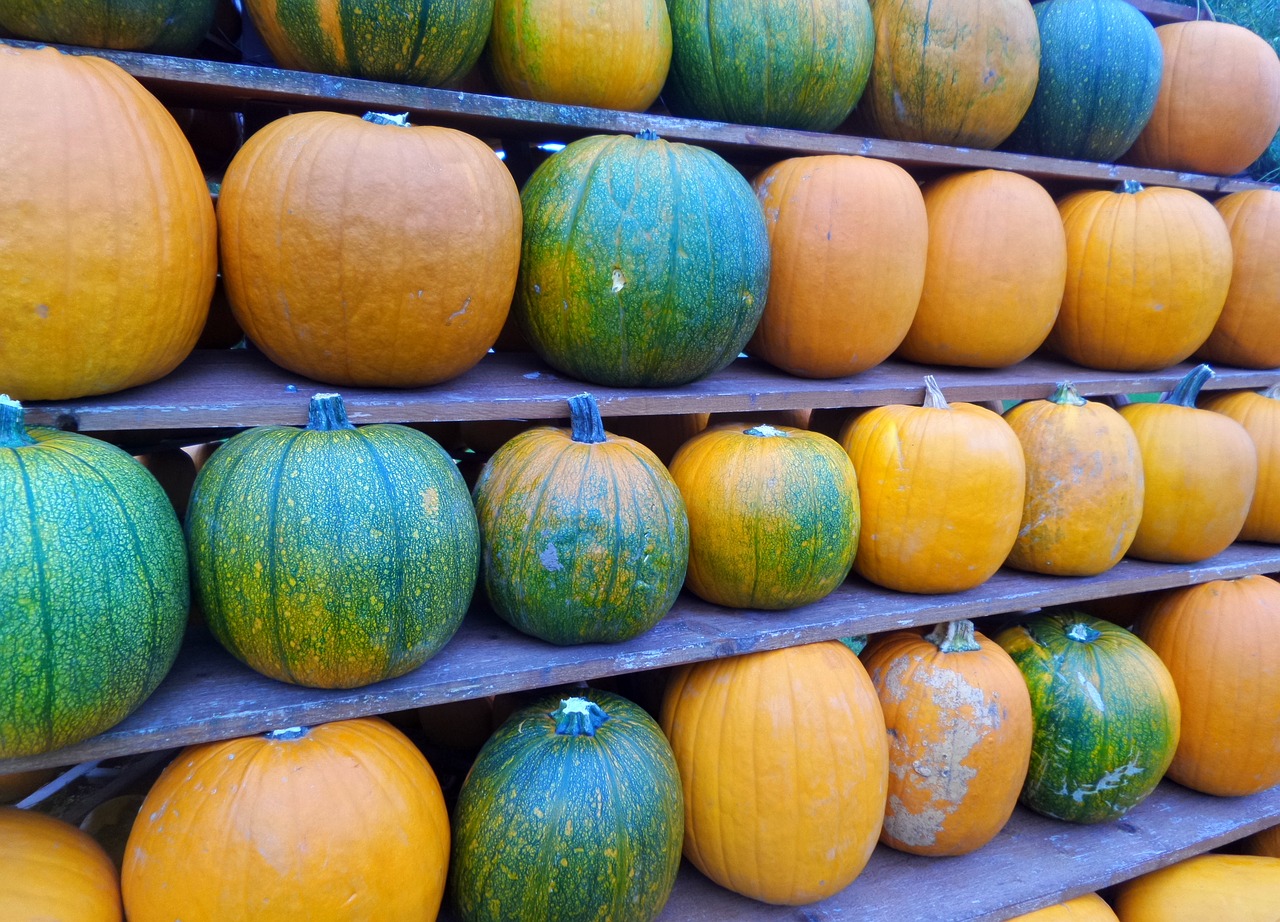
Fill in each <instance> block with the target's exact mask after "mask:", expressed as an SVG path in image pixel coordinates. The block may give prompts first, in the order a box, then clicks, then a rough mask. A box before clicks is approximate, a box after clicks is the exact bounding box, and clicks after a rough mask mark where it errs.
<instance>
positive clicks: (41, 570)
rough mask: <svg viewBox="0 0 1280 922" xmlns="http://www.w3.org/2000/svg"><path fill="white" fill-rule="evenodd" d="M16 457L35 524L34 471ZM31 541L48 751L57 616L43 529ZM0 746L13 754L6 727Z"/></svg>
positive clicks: (1, 730) (0, 730)
mask: <svg viewBox="0 0 1280 922" xmlns="http://www.w3.org/2000/svg"><path fill="white" fill-rule="evenodd" d="M13 457H14V461H15V463H16V466H17V468H18V471H19V473H20V475H21V477H22V488H23V493H24V494H25V495H26V499H27V517H28V519H29V520H30V521H35V518H36V502H35V491H34V490H33V489H32V486H31V475H30V472H29V471H28V470H27V465H26V464H25V463H23V460H22V454H21V452H16V451H15V452H14V453H13ZM31 542H32V545H33V547H34V550H35V553H34V554H33V555H32V556H33V557H34V558H35V565H36V579H37V583H36V586H37V588H38V592H39V597H38V598H37V602H38V604H39V605H40V611H41V612H43V613H44V617H43V618H41V625H40V628H41V633H43V634H44V641H45V642H44V649H43V651H42V652H41V657H40V667H39V668H40V675H41V676H43V677H44V688H45V692H44V704H43V705H42V707H41V717H42V718H43V719H42V721H41V726H43V727H44V743H43V746H42V748H43V749H44V750H49V749H52V748H53V728H54V720H53V716H54V715H53V699H54V696H55V694H56V692H55V689H54V686H53V679H54V663H53V649H54V643H53V623H52V621H51V618H52V617H53V613H52V612H51V611H50V610H49V594H48V585H49V584H48V582H47V581H46V579H45V567H44V562H45V552H44V540H43V536H42V535H41V533H40V529H38V528H33V529H31ZM0 744H3V746H4V751H6V752H7V751H9V748H10V743H9V742H8V740H6V739H4V727H3V725H0Z"/></svg>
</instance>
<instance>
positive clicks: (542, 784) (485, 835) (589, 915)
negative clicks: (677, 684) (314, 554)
mask: <svg viewBox="0 0 1280 922" xmlns="http://www.w3.org/2000/svg"><path fill="white" fill-rule="evenodd" d="M453 836H454V838H453V856H452V859H451V862H450V869H449V877H450V881H449V883H450V892H451V893H452V894H453V901H454V904H455V906H456V908H457V912H458V916H459V918H460V919H461V920H462V922H512V920H516V919H520V920H535V919H536V920H537V922H600V920H610V922H649V920H652V919H656V918H657V917H658V915H659V913H661V912H662V908H663V906H664V905H665V904H666V902H667V898H668V897H669V896H670V894H671V888H672V885H673V884H674V883H675V878H676V871H677V869H678V868H679V866H680V850H681V846H682V844H683V841H684V798H683V795H682V793H681V787H680V774H679V771H678V769H677V768H676V762H675V757H674V756H673V755H672V753H671V746H670V744H668V742H667V738H666V737H665V736H663V734H662V730H661V729H660V728H659V727H658V725H657V723H655V722H654V720H653V718H651V717H650V716H649V715H648V714H646V713H645V712H644V710H643V709H641V708H640V707H639V706H637V705H635V704H633V703H631V702H630V701H628V700H627V699H625V698H622V697H620V696H618V695H614V694H610V693H609V692H604V691H598V690H595V689H583V690H581V691H577V692H575V693H574V695H573V696H572V697H568V696H566V697H563V698H562V697H559V696H556V697H550V698H547V699H545V700H543V701H541V702H539V703H538V704H536V705H534V706H532V707H529V708H526V709H524V710H521V711H517V712H516V713H515V714H513V715H512V716H511V717H509V718H508V719H507V720H506V722H505V723H503V725H502V726H501V727H499V728H498V730H497V731H496V732H495V733H494V734H493V736H492V737H490V739H489V741H488V742H487V743H485V745H484V747H483V748H482V749H481V750H480V754H479V755H478V756H476V760H475V763H474V764H473V765H472V767H471V771H470V772H469V773H468V775H467V777H466V780H465V781H464V782H463V784H462V789H461V791H459V793H458V803H457V807H456V809H455V811H454V819H453Z"/></svg>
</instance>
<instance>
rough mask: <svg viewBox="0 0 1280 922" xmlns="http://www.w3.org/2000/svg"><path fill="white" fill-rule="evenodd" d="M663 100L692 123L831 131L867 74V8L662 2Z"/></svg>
mask: <svg viewBox="0 0 1280 922" xmlns="http://www.w3.org/2000/svg"><path fill="white" fill-rule="evenodd" d="M667 9H668V11H669V13H670V15H671V68H670V71H669V72H668V75H667V85H666V86H665V87H664V88H663V91H662V98H663V101H664V102H666V104H667V106H668V107H669V108H670V109H671V111H672V112H674V113H676V114H677V115H685V116H691V117H694V118H704V119H714V120H716V121H723V122H741V123H745V124H749V125H772V126H775V127H778V128H801V129H807V130H810V131H830V130H831V129H833V128H835V127H836V126H837V125H839V124H840V123H841V122H843V121H844V120H845V118H846V117H847V116H848V115H849V113H850V112H851V111H853V107H854V106H856V105H857V104H858V99H859V98H860V97H861V96H862V91H863V89H864V88H865V87H866V85H867V78H868V77H869V76H870V74H871V60H872V53H873V51H874V49H875V29H874V28H873V26H872V24H871V7H870V6H869V5H868V2H867V0H800V2H797V0H710V2H707V0H668V2H667Z"/></svg>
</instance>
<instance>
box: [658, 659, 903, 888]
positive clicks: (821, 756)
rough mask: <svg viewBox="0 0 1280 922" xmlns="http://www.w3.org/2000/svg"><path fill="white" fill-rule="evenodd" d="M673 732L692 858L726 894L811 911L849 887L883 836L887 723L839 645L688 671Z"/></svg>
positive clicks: (668, 707)
mask: <svg viewBox="0 0 1280 922" xmlns="http://www.w3.org/2000/svg"><path fill="white" fill-rule="evenodd" d="M661 723H662V729H663V731H664V732H665V733H666V734H667V738H668V739H669V740H670V741H671V748H672V751H673V752H674V753H675V758H676V764H677V765H678V766H679V769H680V780H681V782H682V784H683V787H684V801H685V837H684V854H685V857H686V858H688V859H689V861H690V862H691V863H692V864H693V865H694V867H696V868H697V869H698V870H700V871H701V872H702V873H703V874H706V875H707V876H708V877H709V878H711V879H712V880H713V881H715V882H716V883H718V884H719V885H720V886H722V887H726V888H728V889H729V890H733V891H734V892H736V893H741V894H743V895H744V896H748V897H750V898H752V899H755V900H761V901H763V902H766V903H775V904H783V905H800V904H804V903H811V902H814V901H815V900H820V899H822V898H824V897H827V896H830V895H831V894H833V893H836V892H838V891H840V890H842V889H844V888H845V887H846V886H847V885H848V884H849V883H850V882H851V881H853V879H854V878H856V877H857V876H858V875H859V874H860V873H861V872H862V869H863V868H864V867H865V866H866V863H867V861H868V859H869V858H870V857H871V852H872V850H873V849H874V848H875V844H876V838H877V837H878V836H879V834H880V824H881V821H882V819H883V817H884V804H885V791H886V783H887V779H888V774H889V757H888V745H887V743H886V741H885V728H884V719H883V715H882V713H881V710H880V702H879V701H878V700H877V698H876V692H875V689H874V688H873V687H872V685H871V680H870V679H869V678H868V677H867V672H866V670H865V669H864V668H863V667H862V664H861V663H860V662H859V661H858V658H857V656H856V655H854V653H853V651H852V650H850V649H848V648H847V647H845V646H844V645H843V644H842V643H840V642H839V641H838V640H831V641H825V642H822V643H815V644H807V645H803V646H797V647H788V648H785V649H781V650H771V651H767V652H762V653H748V654H746V655H743V656H735V657H729V658H726V659H719V660H710V661H706V662H701V663H695V664H692V665H688V666H683V667H680V668H679V669H677V670H676V671H675V672H674V673H673V674H672V675H671V676H670V678H669V680H668V683H667V688H666V693H665V696H664V698H663V702H662V716H661Z"/></svg>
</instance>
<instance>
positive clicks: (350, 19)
mask: <svg viewBox="0 0 1280 922" xmlns="http://www.w3.org/2000/svg"><path fill="white" fill-rule="evenodd" d="M0 2H2V0H0ZM245 10H246V12H247V13H248V14H249V15H250V17H251V18H252V19H253V24H254V25H255V26H257V29H258V33H259V34H260V35H261V36H262V41H263V43H264V44H265V45H266V46H267V50H268V51H270V52H271V55H272V57H274V58H275V60H276V63H277V64H279V65H280V66H281V67H288V68H293V69H296V70H309V71H315V72H317V73H322V74H337V75H340V76H344V77H363V78H365V79H367V80H386V81H389V82H392V83H413V84H417V85H419V86H432V87H439V86H448V85H450V84H453V83H455V82H457V81H458V80H460V79H461V78H462V77H464V76H466V74H467V72H468V71H470V70H471V68H472V67H473V66H474V65H475V63H476V61H477V60H479V58H480V52H481V51H483V50H484V45H485V42H486V40H488V38H489V28H490V26H491V25H492V23H493V0H413V2H407V0H245Z"/></svg>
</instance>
